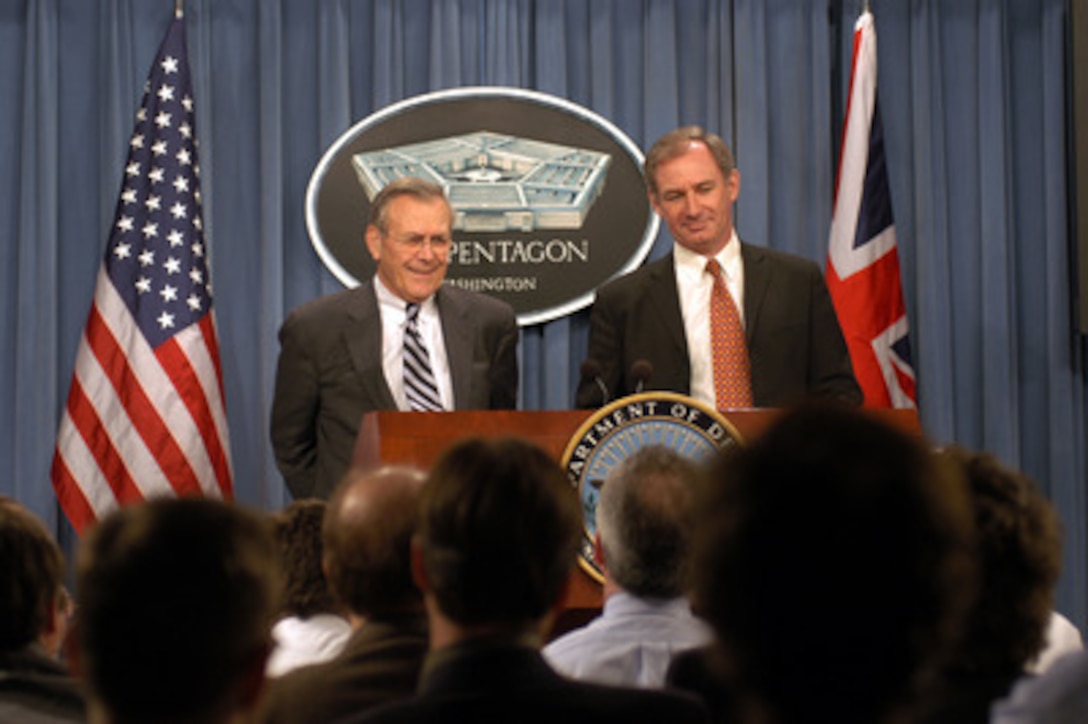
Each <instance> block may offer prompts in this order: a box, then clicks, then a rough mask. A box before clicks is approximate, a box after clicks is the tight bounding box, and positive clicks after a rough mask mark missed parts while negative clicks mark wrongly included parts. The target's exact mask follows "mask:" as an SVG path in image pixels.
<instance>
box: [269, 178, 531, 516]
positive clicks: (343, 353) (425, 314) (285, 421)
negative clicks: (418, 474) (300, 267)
mask: <svg viewBox="0 0 1088 724" xmlns="http://www.w3.org/2000/svg"><path fill="white" fill-rule="evenodd" d="M452 225H453V209H452V207H451V206H450V204H449V201H448V200H447V199H446V197H445V194H444V193H443V191H442V188H441V187H440V186H438V185H437V184H433V183H431V182H429V181H424V180H422V179H415V178H404V179H397V180H396V181H393V182H391V183H389V184H388V185H387V186H386V187H385V188H384V189H382V190H381V191H380V192H379V193H378V195H377V196H376V197H375V199H374V202H373V203H372V204H371V208H370V219H369V223H368V225H367V229H366V245H367V249H368V250H369V251H370V254H371V256H373V257H374V259H375V261H376V262H377V273H376V274H375V275H374V277H373V279H371V280H370V281H368V282H366V283H365V284H362V285H360V286H359V287H358V288H356V289H351V290H347V291H343V292H338V293H336V294H331V295H329V296H326V297H322V298H320V299H316V300H314V301H312V302H309V303H307V304H304V305H302V306H301V307H299V308H298V309H296V310H294V311H293V312H291V314H290V315H288V317H287V319H286V321H284V323H283V327H282V328H281V329H280V358H279V365H278V368H277V370H276V389H275V396H274V398H273V401H272V424H271V428H272V447H273V448H274V450H275V454H276V463H277V465H278V466H279V469H280V472H281V473H283V477H284V479H285V480H286V482H287V487H288V488H289V489H290V491H291V493H292V494H293V495H294V496H295V497H296V498H300V497H307V496H317V497H323V498H324V497H328V495H329V493H330V492H331V491H332V489H333V487H334V486H335V485H336V484H337V483H338V482H339V480H340V478H341V477H342V476H343V474H344V472H345V471H346V470H347V468H348V465H349V463H350V462H351V454H352V451H353V449H354V446H355V438H356V435H357V434H358V430H359V423H360V420H361V418H362V416H363V414H364V413H366V412H369V411H371V410H411V409H431V410H437V409H443V410H481V409H510V408H513V407H514V406H515V404H516V402H517V385H518V369H517V342H518V328H517V322H516V320H515V318H514V311H513V309H512V308H511V307H510V306H509V305H508V304H506V303H504V302H501V301H499V300H497V299H494V298H491V297H487V296H484V295H481V294H474V293H472V292H468V291H465V290H462V289H458V288H456V287H454V286H452V285H443V283H442V282H443V280H444V279H445V277H446V267H447V266H448V264H449V253H450V247H451V245H452V237H451V230H452ZM413 342H414V344H413ZM406 345H407V347H406ZM406 349H408V350H409V351H408V353H407V354H406V353H405V350H406ZM421 357H422V364H423V366H424V367H425V368H426V369H425V372H421V371H420V362H421V359H420V358H421ZM409 368H411V369H409ZM406 374H407V375H409V376H408V377H406ZM421 378H424V379H423V383H421V382H420V380H421ZM406 379H407V380H408V383H407V384H406ZM420 384H423V386H424V387H426V391H425V392H423V393H422V395H423V396H424V397H426V398H427V400H428V402H429V404H428V405H427V406H426V407H425V408H424V407H421V406H420V405H419V398H420V394H421V393H420V390H419V386H420Z"/></svg>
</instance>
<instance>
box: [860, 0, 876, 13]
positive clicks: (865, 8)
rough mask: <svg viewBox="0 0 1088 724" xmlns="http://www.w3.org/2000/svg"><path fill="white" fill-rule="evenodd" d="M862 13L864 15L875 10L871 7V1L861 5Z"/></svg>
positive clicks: (864, 1)
mask: <svg viewBox="0 0 1088 724" xmlns="http://www.w3.org/2000/svg"><path fill="white" fill-rule="evenodd" d="M861 12H863V13H871V12H873V9H872V8H871V7H869V0H863V2H862V4H861Z"/></svg>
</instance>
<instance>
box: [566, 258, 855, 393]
mask: <svg viewBox="0 0 1088 724" xmlns="http://www.w3.org/2000/svg"><path fill="white" fill-rule="evenodd" d="M741 262H742V263H743V264H744V320H745V337H746V339H747V342H748V356H749V359H750V360H751V366H752V397H753V401H754V403H755V406H756V407H774V406H780V405H786V404H789V403H791V402H795V401H797V400H799V399H801V398H803V397H807V396H819V397H830V398H835V399H840V400H843V401H846V402H849V403H851V404H860V403H861V399H862V396H861V389H860V388H859V387H858V384H857V381H856V380H855V379H854V372H853V367H852V366H851V364H850V353H849V352H848V351H847V348H846V342H845V340H844V339H843V336H842V329H841V328H840V327H839V320H838V317H836V316H835V309H834V307H833V306H832V304H831V296H830V295H829V294H828V291H827V285H826V283H825V282H824V278H823V274H822V273H821V272H820V268H819V267H818V266H816V264H814V263H813V262H811V261H809V260H807V259H802V258H800V257H796V256H793V255H790V254H784V253H782V252H780V251H774V250H772V249H765V248H762V247H758V246H752V245H750V244H744V243H742V244H741ZM589 359H591V360H595V361H596V363H597V364H598V365H599V366H600V369H601V379H602V380H603V382H604V384H605V385H606V387H607V389H608V392H609V396H610V398H611V399H615V398H617V397H622V396H624V395H628V394H631V393H632V392H634V391H635V387H636V381H635V380H633V379H632V378H631V368H632V366H633V365H634V363H635V362H636V361H638V360H646V361H647V362H649V363H650V364H651V365H652V368H653V374H652V375H651V376H650V378H649V380H647V381H646V383H645V389H648V390H669V391H672V392H679V393H681V394H685V395H686V394H689V393H690V391H691V363H690V361H689V359H688V343H687V336H686V335H685V333H684V320H683V316H682V314H681V311H680V297H679V293H678V292H677V288H676V273H675V271H674V269H673V256H672V253H669V254H668V255H666V256H665V257H663V258H661V259H659V260H658V261H655V262H652V263H650V264H647V265H646V266H644V267H642V268H641V269H638V270H637V271H634V272H632V273H630V274H628V275H626V276H623V277H620V278H619V279H616V280H613V281H612V282H609V283H608V284H606V285H605V286H603V287H602V288H601V289H600V290H599V291H598V292H597V299H596V301H595V302H594V305H593V311H592V314H591V316H590V330H589ZM602 396H603V392H602V390H601V389H600V385H598V384H597V382H596V380H592V379H590V380H582V382H581V384H580V386H579V389H578V394H577V404H578V406H579V407H598V406H600V405H601V404H602V402H603V400H602V399H601V398H602Z"/></svg>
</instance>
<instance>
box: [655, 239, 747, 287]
mask: <svg viewBox="0 0 1088 724" xmlns="http://www.w3.org/2000/svg"><path fill="white" fill-rule="evenodd" d="M672 253H673V263H674V264H675V265H676V268H677V269H680V270H681V272H682V273H685V274H692V275H699V274H703V273H704V272H705V271H706V262H707V257H705V256H703V255H702V254H697V253H695V252H694V251H692V250H691V249H688V248H687V247H685V246H680V245H679V244H675V243H674V244H673V248H672ZM714 258H715V259H717V260H718V264H719V265H720V266H721V268H722V271H724V272H725V274H726V276H727V277H732V276H733V275H734V274H735V273H736V272H737V270H739V269H740V237H739V236H737V230H736V229H733V231H732V232H730V235H729V243H727V244H726V245H725V246H723V247H722V249H721V251H719V252H718V253H717V254H715V255H714Z"/></svg>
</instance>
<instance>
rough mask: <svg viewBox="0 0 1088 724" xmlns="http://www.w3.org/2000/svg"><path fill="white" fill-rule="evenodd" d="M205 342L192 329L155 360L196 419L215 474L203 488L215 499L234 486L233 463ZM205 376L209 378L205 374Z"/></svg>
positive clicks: (169, 343) (165, 345)
mask: <svg viewBox="0 0 1088 724" xmlns="http://www.w3.org/2000/svg"><path fill="white" fill-rule="evenodd" d="M205 319H206V318H205ZM204 339H205V337H204V335H203V333H202V331H201V330H200V329H199V328H198V327H190V328H189V329H187V330H185V331H183V332H181V333H179V334H178V335H177V336H176V337H175V338H174V339H172V340H170V341H167V342H164V343H163V344H162V345H160V346H159V348H158V349H157V350H155V356H156V357H158V359H159V362H160V363H161V364H162V368H163V371H164V372H165V373H166V374H167V376H168V377H169V378H170V382H171V383H172V384H173V386H174V389H176V390H177V392H178V396H179V399H180V400H181V401H182V402H183V404H184V405H185V408H186V410H188V412H189V415H190V416H191V417H192V419H193V423H194V424H195V425H196V427H197V430H198V431H199V435H200V439H201V440H203V441H204V449H205V450H206V451H207V454H208V460H209V463H210V465H211V469H212V470H214V473H215V475H214V480H215V482H214V484H211V485H209V484H208V483H207V481H203V482H202V487H203V488H204V492H205V493H206V494H212V495H214V494H216V493H217V491H218V490H219V486H227V487H229V486H230V484H231V482H230V463H229V462H228V460H227V453H226V451H225V450H224V449H223V446H222V445H221V444H220V442H219V441H220V439H222V437H225V433H226V427H227V424H226V418H225V410H223V407H222V405H221V404H217V403H219V402H220V401H221V399H222V394H221V393H220V391H219V389H220V388H219V380H218V378H217V377H216V376H215V367H214V365H213V364H212V363H211V357H210V355H209V353H208V347H207V345H205V344H204ZM197 357H200V358H201V359H199V360H196V361H195V362H194V363H191V362H190V358H193V359H195V358H197ZM202 372H206V373H208V374H201V373H202Z"/></svg>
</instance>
